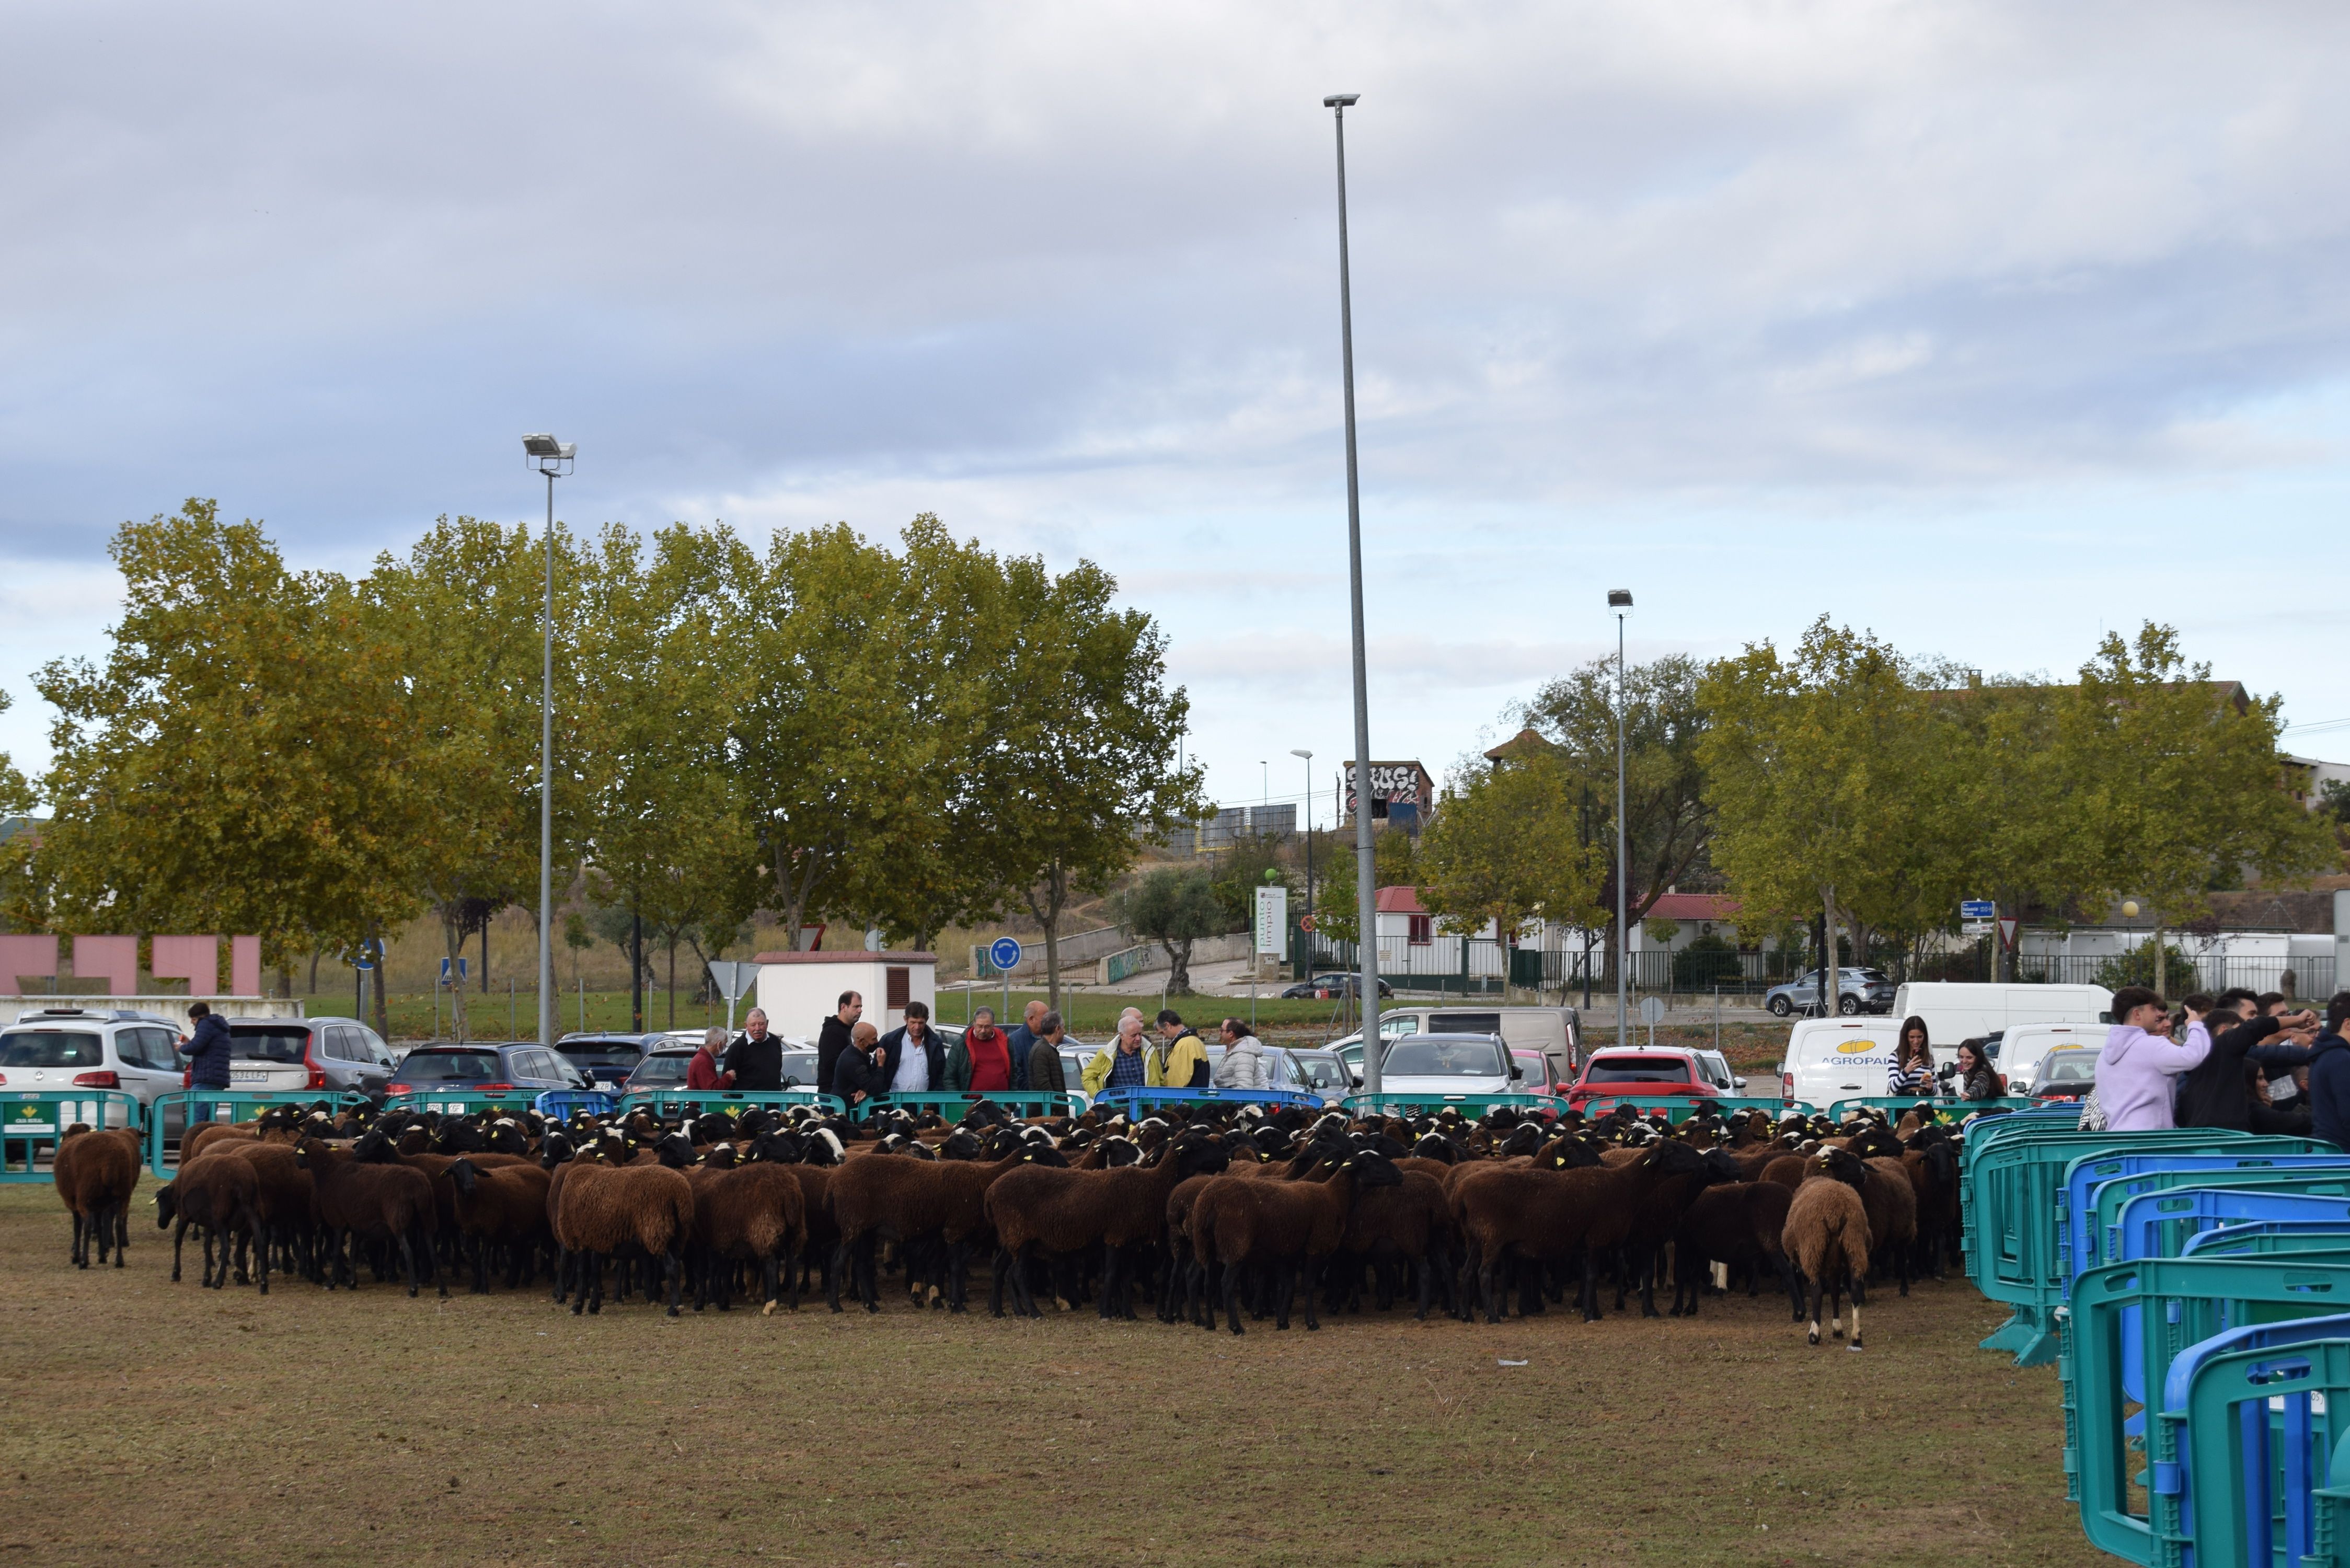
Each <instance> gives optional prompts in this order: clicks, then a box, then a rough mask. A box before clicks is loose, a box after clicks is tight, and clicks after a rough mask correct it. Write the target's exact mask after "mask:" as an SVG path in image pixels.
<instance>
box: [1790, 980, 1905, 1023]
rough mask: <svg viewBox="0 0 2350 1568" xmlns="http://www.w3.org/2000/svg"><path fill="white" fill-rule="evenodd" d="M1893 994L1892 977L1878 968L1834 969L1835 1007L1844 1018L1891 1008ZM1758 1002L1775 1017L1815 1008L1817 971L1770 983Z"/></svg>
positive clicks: (1818, 983) (1817, 994) (1817, 1005)
mask: <svg viewBox="0 0 2350 1568" xmlns="http://www.w3.org/2000/svg"><path fill="white" fill-rule="evenodd" d="M1893 994H1894V986H1893V981H1891V980H1889V979H1887V977H1886V976H1885V974H1884V973H1883V971H1878V970H1874V969H1868V968H1865V967H1864V968H1859V969H1839V970H1837V971H1836V1011H1837V1012H1840V1013H1842V1014H1844V1015H1845V1016H1846V1018H1850V1017H1853V1016H1855V1015H1856V1014H1859V1013H1863V1012H1892V1011H1893ZM1763 1006H1765V1007H1767V1008H1769V1009H1770V1010H1771V1012H1772V1014H1773V1016H1774V1017H1779V1018H1785V1017H1787V1016H1789V1015H1790V1014H1792V1013H1796V1012H1807V1013H1809V1012H1819V1010H1820V971H1818V970H1816V969H1814V970H1810V971H1806V972H1804V973H1803V974H1800V975H1798V976H1796V977H1795V978H1794V980H1792V981H1788V982H1787V983H1786V984H1784V985H1774V986H1773V987H1772V988H1771V989H1770V990H1768V991H1766V992H1763Z"/></svg>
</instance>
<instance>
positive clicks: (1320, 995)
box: [1281, 971, 1395, 1002]
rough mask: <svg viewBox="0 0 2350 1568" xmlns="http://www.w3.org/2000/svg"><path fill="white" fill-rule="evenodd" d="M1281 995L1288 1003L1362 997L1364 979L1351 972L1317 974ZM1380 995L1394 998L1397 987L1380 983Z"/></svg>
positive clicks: (1384, 982)
mask: <svg viewBox="0 0 2350 1568" xmlns="http://www.w3.org/2000/svg"><path fill="white" fill-rule="evenodd" d="M1281 994H1282V998H1283V1000H1284V1001H1287V1002H1297V1001H1301V1000H1304V999H1306V998H1316V999H1319V1000H1321V1001H1324V1002H1326V1001H1328V1000H1329V999H1330V998H1332V997H1334V996H1360V995H1362V994H1363V977H1362V976H1361V975H1359V974H1355V973H1352V972H1351V971H1350V972H1348V973H1346V974H1317V975H1315V977H1314V978H1313V979H1312V980H1301V981H1298V982H1297V983H1296V984H1295V985H1293V986H1291V987H1289V989H1287V990H1286V991H1284V992H1282V993H1281ZM1379 994H1380V995H1381V996H1383V997H1387V996H1393V995H1394V994H1395V987H1393V986H1391V985H1389V984H1388V982H1387V981H1384V980H1382V981H1379Z"/></svg>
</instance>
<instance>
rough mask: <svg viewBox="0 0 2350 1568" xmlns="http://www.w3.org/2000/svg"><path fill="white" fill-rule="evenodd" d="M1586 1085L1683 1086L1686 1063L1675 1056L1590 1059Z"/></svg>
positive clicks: (1687, 1077) (1685, 1080)
mask: <svg viewBox="0 0 2350 1568" xmlns="http://www.w3.org/2000/svg"><path fill="white" fill-rule="evenodd" d="M1583 1081H1584V1082H1585V1083H1586V1084H1686V1083H1688V1082H1689V1081H1690V1067H1689V1063H1688V1062H1687V1061H1686V1060H1684V1059H1683V1058H1681V1057H1679V1056H1594V1057H1593V1058H1592V1059H1591V1065H1590V1066H1589V1067H1587V1068H1586V1069H1585V1070H1584V1074H1583Z"/></svg>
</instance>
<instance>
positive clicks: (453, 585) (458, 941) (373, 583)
mask: <svg viewBox="0 0 2350 1568" xmlns="http://www.w3.org/2000/svg"><path fill="white" fill-rule="evenodd" d="M554 548H555V576H556V611H555V630H556V639H555V671H556V696H555V722H556V732H555V757H556V784H555V818H556V820H555V833H554V840H555V864H554V867H553V875H554V879H555V886H556V888H558V889H559V888H567V887H569V886H570V885H571V883H572V881H573V879H574V877H576V875H577V868H578V853H577V846H578V844H579V842H580V839H581V837H582V822H581V818H582V815H583V812H584V811H585V810H586V809H587V799H586V791H585V788H584V786H585V784H586V783H587V778H586V774H584V772H583V768H582V763H583V760H584V759H583V752H584V749H585V745H586V742H585V738H584V736H585V732H586V729H587V724H588V722H590V721H591V720H592V718H593V717H594V715H595V714H596V713H597V712H598V711H600V710H601V707H602V704H603V701H604V700H605V692H606V691H607V690H608V686H609V684H610V683H611V682H612V681H613V680H615V679H617V678H618V676H619V672H617V671H615V670H612V669H610V668H609V667H608V666H606V665H604V664H602V663H600V662H598V661H596V660H594V659H583V657H582V650H581V648H580V638H579V631H580V615H581V605H582V601H583V593H584V585H583V576H584V571H585V566H586V564H587V563H586V561H585V559H584V557H583V555H582V552H581V551H580V549H579V547H578V545H577V541H576V540H574V539H573V537H572V536H571V535H570V534H569V533H568V532H567V531H566V530H564V529H562V528H560V527H558V528H557V529H556V535H555V542H554ZM359 592H360V594H361V596H362V597H363V598H364V600H365V602H366V603H367V605H368V607H369V611H370V614H371V618H372V619H373V621H374V624H375V626H376V628H377V630H378V633H379V635H380V636H381V637H382V638H383V639H385V640H386V641H387V642H390V643H392V644H394V645H395V646H396V647H397V649H398V654H397V660H398V668H399V669H400V672H401V674H402V676H403V678H404V680H403V701H405V703H406V705H407V707H408V710H409V712H410V714H411V718H412V719H413V720H414V722H416V724H417V726H418V728H419V730H420V732H421V735H420V740H419V743H418V744H417V746H416V747H415V749H414V750H413V751H412V752H411V754H410V755H409V757H408V759H407V763H406V771H407V774H408V777H409V779H410V782H411V784H412V785H413V786H414V787H415V788H417V789H418V790H419V791H421V793H422V794H423V796H424V798H425V801H426V807H425V810H424V811H423V813H422V815H421V819H420V821H419V823H418V825H417V829H416V834H415V837H414V838H413V840H412V841H411V845H410V848H411V853H412V855H413V857H414V862H415V872H414V875H415V877H416V883H415V887H416V889H417V891H418V892H420V893H421V895H422V897H423V898H424V901H425V903H426V904H427V905H428V906H429V907H430V908H431V909H432V912H433V913H434V915H436V916H437V917H438V918H439V920H440V924H441V931H442V944H443V951H444V953H445V954H446V956H447V957H448V958H449V959H450V961H451V964H450V968H451V970H452V972H453V971H454V970H455V968H456V963H455V961H456V960H457V958H458V957H459V956H460V954H461V953H462V952H463V950H464V944H465V940H466V939H467V938H468V937H469V936H470V935H472V934H473V933H474V932H476V931H479V930H481V929H483V928H484V926H485V925H486V924H487V922H488V921H489V919H491V918H492V917H493V916H494V915H495V914H496V913H497V911H498V910H500V909H504V908H505V907H506V906H508V905H510V904H525V905H529V906H532V907H534V908H535V907H536V900H537V889H538V847H539V843H538V841H539V831H538V828H539V824H538V816H539V811H538V794H539V769H540V723H541V717H540V702H541V698H542V695H543V683H544V665H545V648H546V640H545V639H546V542H545V540H544V539H543V538H541V537H539V536H536V535H534V533H533V531H532V530H531V529H530V528H529V527H528V526H526V525H522V524H517V525H515V526H514V527H511V528H509V527H506V526H504V525H503V524H497V523H490V522H484V521H482V520H480V519H477V518H473V517H459V518H457V519H456V520H455V521H453V522H452V521H451V520H450V519H449V518H447V517H442V518H441V519H439V520H437V521H436V522H435V523H434V524H433V525H432V527H431V528H429V529H427V530H426V531H425V533H424V535H423V537H422V538H421V539H419V540H418V541H417V542H416V544H415V545H412V546H411V548H410V550H409V551H408V554H407V555H406V556H403V557H399V558H395V557H393V556H390V555H389V554H387V555H384V556H379V557H378V558H377V561H376V564H375V569H374V570H373V571H372V572H371V573H370V574H369V576H368V577H367V578H366V580H365V581H364V582H363V583H361V584H360V585H359ZM482 978H483V979H484V980H485V981H486V980H487V978H488V977H487V975H486V974H484V976H483V977H482ZM533 983H534V985H535V984H536V981H535V980H534V981H533ZM450 1002H451V1006H452V1024H453V1026H454V1029H455V1032H456V1034H457V1037H458V1038H459V1039H465V1038H467V1037H468V1031H469V1020H468V1017H467V1012H466V1003H465V993H464V988H463V987H462V986H458V987H452V991H451V995H450Z"/></svg>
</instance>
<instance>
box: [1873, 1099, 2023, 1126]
mask: <svg viewBox="0 0 2350 1568" xmlns="http://www.w3.org/2000/svg"><path fill="white" fill-rule="evenodd" d="M2037 1103H2038V1102H2037V1101H2035V1100H2033V1099H2031V1098H2029V1097H2028V1096H2022V1095H2003V1096H2000V1097H1999V1098H1998V1099H1995V1100H1946V1099H1937V1098H1934V1097H1932V1096H1925V1095H1860V1096H1855V1097H1854V1098H1852V1099H1848V1100H1837V1101H1835V1102H1834V1103H1832V1104H1831V1105H1830V1106H1828V1119H1829V1120H1831V1121H1842V1120H1844V1114H1845V1112H1846V1111H1848V1110H1852V1111H1884V1112H1886V1113H1887V1115H1889V1116H1893V1117H1894V1118H1896V1119H1897V1120H1898V1118H1899V1117H1900V1116H1901V1114H1902V1113H1903V1112H1905V1111H1930V1112H1931V1113H1932V1114H1933V1116H1934V1119H1935V1120H1937V1121H1942V1122H1962V1121H1964V1120H1966V1119H1967V1118H1968V1117H1969V1116H1981V1114H1982V1113H1983V1112H1985V1111H2028V1110H2030V1109H2032V1107H2033V1106H2034V1105H2036V1104H2037Z"/></svg>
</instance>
